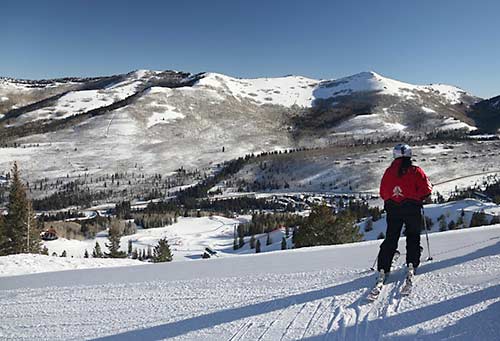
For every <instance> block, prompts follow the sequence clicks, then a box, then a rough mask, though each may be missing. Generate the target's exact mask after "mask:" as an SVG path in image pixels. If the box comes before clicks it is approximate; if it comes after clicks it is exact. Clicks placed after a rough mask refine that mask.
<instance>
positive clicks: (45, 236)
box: [40, 228, 58, 240]
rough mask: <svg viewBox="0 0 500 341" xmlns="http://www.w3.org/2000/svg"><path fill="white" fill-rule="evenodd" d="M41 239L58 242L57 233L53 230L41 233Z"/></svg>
mask: <svg viewBox="0 0 500 341" xmlns="http://www.w3.org/2000/svg"><path fill="white" fill-rule="evenodd" d="M40 237H41V238H42V240H56V239H57V238H58V237H57V232H56V230H54V229H53V228H50V229H48V230H46V231H43V232H42V233H40Z"/></svg>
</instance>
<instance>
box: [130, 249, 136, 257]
mask: <svg viewBox="0 0 500 341" xmlns="http://www.w3.org/2000/svg"><path fill="white" fill-rule="evenodd" d="M130 257H131V258H132V259H137V257H138V255H137V249H134V250H133V251H132V253H131V255H130Z"/></svg>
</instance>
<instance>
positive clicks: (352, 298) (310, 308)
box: [0, 225, 500, 341]
mask: <svg viewBox="0 0 500 341" xmlns="http://www.w3.org/2000/svg"><path fill="white" fill-rule="evenodd" d="M499 236H500V225H496V226H490V227H480V228H473V229H465V230H459V231H452V232H444V233H437V234H432V235H431V236H430V242H431V247H432V252H433V256H434V260H433V261H432V262H423V263H422V264H421V266H420V267H419V269H418V272H417V277H416V280H415V286H414V290H413V293H412V295H411V296H410V297H408V298H405V297H401V296H400V294H399V290H400V287H401V284H402V281H403V278H404V273H403V271H402V270H399V268H395V269H394V270H393V272H392V273H391V275H390V277H389V279H388V283H387V285H386V287H385V288H384V291H383V292H382V294H381V296H380V297H379V300H378V301H377V302H375V303H373V304H369V303H367V302H366V300H365V297H366V294H367V292H368V290H369V288H370V286H371V285H373V283H374V281H375V274H373V273H371V272H369V271H367V269H368V268H369V267H370V266H371V265H372V261H373V258H374V256H375V255H376V253H377V250H378V247H379V244H380V241H370V242H364V243H358V244H351V245H340V246H327V247H316V248H305V249H297V250H287V251H279V252H273V253H265V254H259V255H246V256H239V257H228V258H220V259H213V260H200V261H193V262H173V263H166V264H165V263H164V264H150V265H145V266H133V267H120V268H107V269H88V270H75V271H62V272H53V273H43V274H34V275H25V276H13V277H4V278H2V280H1V281H0V297H2V317H1V318H0V322H1V323H0V338H2V339H19V338H22V339H23V340H68V339H72V340H76V339H79V340H81V339H95V340H164V339H169V340H170V339H178V340H299V339H301V340H326V339H335V340H380V339H384V340H385V339H397V340H401V339H403V340H415V339H419V340H443V339H452V340H464V341H465V340H482V341H489V340H498V335H499V334H500V325H499V324H498V315H499V312H500V237H499ZM399 249H400V250H402V252H403V257H402V259H401V260H400V261H401V262H403V261H404V238H403V239H402V240H401V242H400V245H399ZM426 251H427V250H426ZM399 264H400V263H399Z"/></svg>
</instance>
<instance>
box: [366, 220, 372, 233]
mask: <svg viewBox="0 0 500 341" xmlns="http://www.w3.org/2000/svg"><path fill="white" fill-rule="evenodd" d="M371 230H373V220H372V219H371V218H368V221H367V222H366V224H365V232H370V231H371Z"/></svg>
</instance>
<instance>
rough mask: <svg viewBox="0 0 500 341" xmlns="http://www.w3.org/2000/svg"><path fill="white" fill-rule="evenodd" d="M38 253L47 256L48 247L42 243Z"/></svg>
mask: <svg viewBox="0 0 500 341" xmlns="http://www.w3.org/2000/svg"><path fill="white" fill-rule="evenodd" d="M40 254H42V255H46V256H48V255H49V248H48V247H46V246H45V245H44V246H43V248H42V251H41V252H40Z"/></svg>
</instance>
